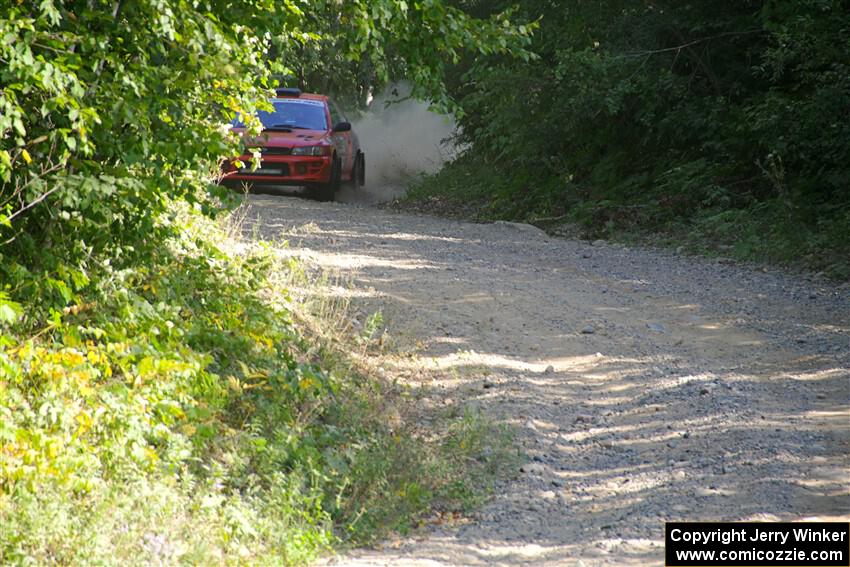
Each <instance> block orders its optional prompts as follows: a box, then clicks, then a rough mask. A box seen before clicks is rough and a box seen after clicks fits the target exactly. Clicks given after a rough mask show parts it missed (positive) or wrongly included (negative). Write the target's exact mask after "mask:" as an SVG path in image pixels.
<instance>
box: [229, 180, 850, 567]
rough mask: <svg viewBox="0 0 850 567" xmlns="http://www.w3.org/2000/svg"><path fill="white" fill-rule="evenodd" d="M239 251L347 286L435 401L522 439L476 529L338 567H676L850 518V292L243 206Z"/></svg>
mask: <svg viewBox="0 0 850 567" xmlns="http://www.w3.org/2000/svg"><path fill="white" fill-rule="evenodd" d="M249 207H250V208H249V210H248V216H247V219H248V222H247V223H246V225H245V229H246V231H248V232H249V233H252V231H256V232H258V233H259V234H260V235H261V236H263V237H265V238H273V239H274V238H280V237H284V238H286V239H287V240H288V241H289V243H290V248H289V249H288V251H287V252H285V253H288V254H292V255H296V256H299V257H303V258H304V259H306V260H308V261H309V262H312V263H315V265H317V266H319V267H321V268H322V269H324V270H335V271H338V272H340V273H342V274H344V275H345V276H347V277H350V278H351V279H352V283H353V289H352V292H351V293H352V296H353V301H354V302H355V306H356V308H357V309H359V310H361V311H362V312H363V313H368V312H373V311H375V310H380V311H381V313H382V315H383V318H384V321H385V322H386V323H387V325H388V333H389V335H390V336H391V337H393V341H394V342H393V344H395V345H396V346H397V347H398V350H399V353H398V354H397V355H395V356H392V357H390V356H388V358H387V360H386V365H385V366H386V368H388V369H390V370H392V371H393V372H395V373H396V374H397V375H399V376H401V377H402V378H403V379H405V380H408V381H409V382H410V383H411V384H412V385H413V386H416V385H422V386H427V388H426V389H425V390H423V391H427V392H429V394H428V395H427V396H426V397H425V398H424V399H423V400H422V401H421V403H422V404H423V407H429V406H428V404H431V405H432V406H434V407H443V406H445V405H446V404H458V405H460V406H473V407H475V408H478V409H479V410H481V411H483V412H485V413H486V414H487V415H489V416H490V417H492V418H493V419H496V420H498V421H501V422H504V423H506V424H509V425H511V426H513V427H514V428H516V431H517V440H518V443H519V444H520V446H521V449H522V451H523V454H524V456H525V457H524V463H523V464H522V465H521V466H520V467H518V468H517V470H516V472H515V475H514V477H513V478H510V479H506V480H505V481H504V482H503V483H502V484H501V485H500V487H499V490H497V492H496V494H495V496H494V497H493V499H492V500H491V501H490V502H489V503H488V504H487V505H485V506H484V507H483V508H482V509H480V510H479V511H478V512H476V513H475V514H474V515H473V516H472V517H471V518H469V521H467V522H461V523H458V524H457V525H450V526H449V525H442V526H440V525H434V526H431V527H430V528H429V529H428V530H427V531H425V532H424V533H422V534H419V535H417V536H416V537H412V538H408V539H401V540H399V541H396V542H388V543H387V544H385V545H384V546H383V548H381V549H373V550H360V551H356V552H353V553H351V554H349V555H348V556H345V557H337V558H332V559H330V560H328V561H327V563H328V564H334V565H393V566H395V565H408V566H413V565H416V566H425V565H433V566H446V565H585V566H589V565H650V564H656V565H660V564H663V559H662V557H663V523H664V522H665V521H670V520H693V521H696V520H706V521H707V520H763V521H772V520H802V519H811V518H821V519H839V518H840V519H845V520H846V519H847V518H848V517H850V288H849V287H848V286H847V285H838V284H835V283H830V282H828V281H824V280H820V279H815V278H811V277H809V278H807V277H804V276H798V275H790V274H787V273H783V272H781V271H779V270H773V269H768V270H765V269H762V268H757V267H750V266H740V265H736V264H733V263H730V262H728V261H720V262H718V261H715V260H711V259H706V258H701V257H689V256H681V255H677V254H674V253H672V252H669V251H659V250H651V249H637V248H624V247H620V246H616V245H612V244H609V243H607V242H604V241H594V242H593V243H589V242H586V241H579V240H566V239H556V238H549V237H547V236H546V235H545V234H543V233H541V231H539V230H537V229H534V227H527V226H524V225H516V224H514V223H499V224H471V223H463V222H456V221H450V220H445V219H440V218H434V217H428V216H419V215H410V214H403V213H395V212H389V211H385V210H379V209H375V208H371V207H361V206H355V205H352V204H340V203H316V202H312V201H307V200H302V199H297V198H292V197H274V196H252V197H250V198H249Z"/></svg>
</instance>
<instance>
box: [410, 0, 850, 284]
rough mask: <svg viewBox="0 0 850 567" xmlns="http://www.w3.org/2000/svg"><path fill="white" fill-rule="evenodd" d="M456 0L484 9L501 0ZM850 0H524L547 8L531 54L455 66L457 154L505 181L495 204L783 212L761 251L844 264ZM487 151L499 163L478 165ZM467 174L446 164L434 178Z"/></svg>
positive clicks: (600, 224)
mask: <svg viewBox="0 0 850 567" xmlns="http://www.w3.org/2000/svg"><path fill="white" fill-rule="evenodd" d="M455 4H456V5H457V6H459V7H461V8H462V9H465V10H467V11H469V12H470V13H472V14H475V15H476V16H481V17H486V16H487V15H488V14H489V13H490V12H491V11H498V10H501V9H503V8H504V6H505V3H502V2H488V3H483V2H478V1H476V0H457V2H455ZM847 9H848V5H847V2H846V1H845V0H806V1H804V2H791V1H787V0H768V1H746V2H734V3H729V2H720V1H713V0H712V1H709V2H697V3H695V2H685V3H682V2H661V3H658V2H654V3H651V4H636V3H634V2H623V1H619V0H607V1H605V2H524V3H522V7H521V12H520V13H519V14H517V15H516V16H515V18H517V19H518V21H536V20H537V19H538V18H539V30H538V32H536V33H535V37H534V39H533V43H532V45H531V47H530V48H529V49H530V50H531V51H532V52H534V54H535V55H536V58H533V59H532V60H531V61H529V62H519V61H515V60H510V59H507V58H502V57H490V58H478V59H476V60H472V59H466V60H463V61H461V63H460V64H459V65H457V66H456V67H455V68H454V70H453V75H454V77H455V79H454V80H453V81H451V82H450V84H451V85H452V94H454V96H455V97H456V98H458V100H459V102H460V106H461V107H462V109H463V115H462V119H461V121H460V125H461V128H460V134H459V136H460V141H461V142H463V143H464V144H466V146H467V147H468V154H469V156H471V157H467V156H464V157H463V158H461V161H459V162H458V163H457V164H456V165H455V166H454V167H455V168H471V169H470V171H473V172H475V174H474V175H473V182H472V184H473V185H476V184H481V185H492V186H493V187H494V189H493V190H492V191H491V192H490V199H489V200H488V201H489V203H490V204H491V207H492V208H491V210H490V212H489V213H488V214H490V215H491V216H492V215H496V216H510V217H525V218H532V219H533V218H536V217H540V216H543V217H552V216H558V217H560V216H564V217H565V218H571V219H572V220H579V221H581V222H582V223H583V224H584V226H585V228H586V230H587V231H588V232H589V233H592V234H596V235H598V234H610V233H611V232H612V231H613V232H616V231H634V230H640V231H644V232H661V233H678V232H681V227H682V226H683V225H686V224H688V223H698V224H699V223H701V222H702V221H703V220H705V221H706V222H708V223H710V222H711V221H710V220H709V219H711V218H713V217H715V216H716V215H717V214H718V213H719V212H725V211H729V217H728V218H732V217H734V218H735V219H737V220H736V222H737V223H750V222H751V223H752V224H753V226H758V227H764V226H766V225H770V226H771V227H772V226H774V225H782V226H783V227H784V228H782V229H781V230H776V229H773V228H771V230H770V231H769V234H771V235H772V237H771V239H769V240H767V242H768V244H770V243H771V242H772V243H773V244H774V246H775V250H774V251H773V252H770V251H768V250H767V249H766V248H765V247H764V246H759V247H741V248H748V249H750V250H751V251H753V256H754V257H760V258H761V259H777V258H785V257H787V258H793V257H794V256H795V255H797V253H799V252H800V251H804V254H803V256H805V257H808V258H810V260H811V261H809V260H807V263H808V264H809V265H810V266H814V267H816V268H820V269H822V268H827V269H830V270H833V271H835V270H837V269H839V265H840V264H842V263H843V264H844V265H845V266H846V265H848V264H850V261H848V259H847V256H846V253H845V254H844V257H843V259H840V256H841V250H842V248H843V249H844V250H846V242H847V240H846V238H844V237H840V238H838V239H837V240H827V239H826V238H825V235H826V233H830V234H837V235H839V236H841V234H842V233H843V231H844V230H846V229H847V227H848V225H847V224H846V218H847V211H848V209H850V190H848V185H847V179H848V178H850V176H848V174H850V171H848V159H847V156H848V155H850V130H848V128H850V120H848V117H850V61H848V59H847V56H846V53H847V52H848V51H850V43H848V42H850V27H848V19H847V18H846V13H847ZM481 163H484V164H486V165H487V167H489V168H491V169H493V170H494V171H495V173H494V174H493V175H492V176H491V175H489V174H487V172H486V171H485V172H483V175H482V174H479V173H478V169H477V167H478V164H481ZM457 177H458V176H457V174H456V173H453V172H452V168H449V170H448V171H447V172H446V174H445V175H441V176H440V177H439V179H437V180H436V181H435V182H436V183H448V184H450V185H451V184H452V183H453V182H454V181H455V180H456V178H457ZM491 177H492V179H491ZM485 178H486V181H485V180H484V179H485ZM431 185H432V186H433V183H432V184H431ZM480 192H481V191H480V190H479V189H477V188H472V189H470V190H469V193H473V194H480ZM420 193H421V192H420ZM459 200H460V201H463V199H459ZM765 215H769V217H768V216H765ZM724 218H725V217H724ZM801 229H802V230H801ZM711 232H716V231H707V232H706V235H707V234H708V233H711ZM795 240H796V241H797V242H794V241H795ZM824 246H826V249H824V248H823V247H824ZM756 249H758V250H759V252H758V253H756V252H755V250H756ZM819 250H820V251H822V252H823V253H821V254H818V251H819ZM836 274H837V272H836Z"/></svg>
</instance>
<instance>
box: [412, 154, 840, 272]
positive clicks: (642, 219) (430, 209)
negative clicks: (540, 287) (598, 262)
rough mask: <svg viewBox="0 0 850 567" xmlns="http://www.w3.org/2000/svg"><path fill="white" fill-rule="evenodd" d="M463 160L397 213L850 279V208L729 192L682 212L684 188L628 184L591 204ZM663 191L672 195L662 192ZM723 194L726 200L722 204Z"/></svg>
mask: <svg viewBox="0 0 850 567" xmlns="http://www.w3.org/2000/svg"><path fill="white" fill-rule="evenodd" d="M471 157H472V156H469V155H466V156H461V158H459V159H458V160H456V161H454V162H452V163H449V164H447V165H446V166H445V167H444V168H443V169H442V170H441V171H440V172H438V173H437V174H435V175H430V176H425V177H423V178H422V179H420V180H419V181H417V182H416V183H414V184H413V185H412V186H411V188H410V190H409V192H408V193H407V195H406V196H405V198H404V199H403V200H402V201H400V202H397V203H396V206H397V207H401V208H405V209H412V210H416V211H420V212H427V213H431V214H438V215H442V216H449V217H460V218H466V219H472V220H478V221H482V222H489V221H493V220H513V221H520V222H528V223H531V224H535V225H537V226H539V227H541V228H543V229H544V230H548V231H556V232H565V233H568V234H570V235H571V236H577V237H579V238H586V239H597V238H605V239H610V240H614V241H620V242H624V243H632V244H642V245H656V246H657V245H660V246H667V247H671V248H679V247H682V248H684V249H686V250H688V251H689V252H691V253H697V254H704V255H709V256H725V257H731V258H734V259H737V260H741V261H746V262H755V263H760V264H773V265H779V266H784V267H787V268H791V269H797V270H805V271H809V272H818V273H821V274H823V275H824V276H826V277H829V278H832V279H836V280H850V254H848V253H847V251H848V250H850V207H848V206H846V205H845V206H843V208H842V207H833V208H831V209H830V210H829V212H828V214H826V213H822V212H819V211H818V210H817V209H814V208H813V209H812V210H803V209H794V208H790V207H789V205H788V204H787V203H785V202H783V201H781V200H779V199H777V200H773V201H769V200H768V201H761V202H758V203H750V204H747V205H739V206H736V207H733V206H732V205H731V204H727V205H725V206H724V205H722V204H720V205H719V204H717V203H718V202H723V199H724V197H723V195H724V194H723V191H722V188H714V189H713V191H714V193H715V194H709V195H708V196H706V197H705V199H706V203H705V206H681V205H679V204H678V202H679V201H680V200H682V198H683V195H687V194H688V191H687V190H685V189H683V188H682V187H680V186H676V187H673V186H669V185H670V184H671V183H673V182H668V183H667V185H668V186H669V187H668V186H665V187H664V188H660V189H659V191H658V192H660V193H659V195H656V194H653V193H648V192H646V191H645V190H641V189H639V188H638V187H632V186H630V185H629V180H626V181H623V182H622V183H621V187H619V188H611V189H610V190H609V189H606V188H604V187H602V188H597V189H596V190H595V192H594V195H593V196H591V195H590V194H588V193H587V192H586V191H582V190H580V189H579V188H577V187H574V186H572V185H571V184H570V183H566V182H562V181H560V180H558V179H555V178H553V177H547V176H545V175H544V176H543V177H542V178H540V179H532V178H531V177H530V176H529V174H528V173H527V172H523V171H512V172H510V173H507V174H502V173H500V172H499V171H497V170H496V169H494V168H493V167H490V166H488V165H487V164H486V163H483V162H481V161H478V160H475V159H471ZM662 189H663V190H662ZM718 195H719V197H718Z"/></svg>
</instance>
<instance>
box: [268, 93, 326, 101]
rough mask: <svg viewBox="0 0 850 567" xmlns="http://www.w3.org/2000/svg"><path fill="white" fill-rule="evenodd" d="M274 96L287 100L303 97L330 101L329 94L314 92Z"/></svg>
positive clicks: (277, 98)
mask: <svg viewBox="0 0 850 567" xmlns="http://www.w3.org/2000/svg"><path fill="white" fill-rule="evenodd" d="M274 98H275V100H287V99H294V100H298V99H299V98H301V99H307V100H319V101H322V102H327V101H328V95H323V94H314V93H301V94H300V95H298V96H280V95H278V96H276V97H274Z"/></svg>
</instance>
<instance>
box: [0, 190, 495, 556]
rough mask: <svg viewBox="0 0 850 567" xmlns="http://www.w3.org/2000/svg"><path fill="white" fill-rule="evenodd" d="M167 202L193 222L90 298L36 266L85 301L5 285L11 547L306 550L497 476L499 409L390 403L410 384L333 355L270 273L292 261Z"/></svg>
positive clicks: (5, 537)
mask: <svg viewBox="0 0 850 567" xmlns="http://www.w3.org/2000/svg"><path fill="white" fill-rule="evenodd" d="M170 211H171V214H172V217H173V218H172V221H173V222H174V223H175V224H176V225H179V226H181V227H183V228H181V229H180V231H179V232H177V233H176V234H175V235H174V236H173V237H172V238H170V239H168V240H167V241H166V243H165V245H164V246H163V247H161V248H160V249H159V250H158V251H157V252H156V253H155V254H153V255H152V256H151V257H150V258H149V263H148V264H147V265H146V266H141V267H140V266H135V267H130V268H122V269H120V270H116V269H109V268H104V272H103V273H101V274H99V275H98V276H97V277H96V278H95V279H93V280H91V281H89V282H87V285H88V288H89V292H88V294H87V295H86V298H85V301H81V299H82V298H81V296H80V295H79V294H78V292H76V291H75V290H70V289H69V290H65V288H63V287H62V286H57V284H55V283H52V284H51V283H39V282H35V281H34V282H30V285H32V286H39V285H44V286H45V287H50V286H57V287H58V288H59V289H61V290H65V292H66V293H67V294H68V295H69V297H70V305H68V306H66V307H65V308H63V309H57V308H55V307H50V306H48V307H46V308H45V309H35V308H34V307H33V306H27V308H26V309H24V308H23V307H22V306H21V305H19V304H16V303H14V302H11V301H9V300H8V299H7V298H6V297H5V296H3V295H0V307H2V308H4V310H3V311H2V312H3V313H5V314H7V315H9V317H8V318H7V319H6V320H5V321H4V323H3V325H4V326H3V327H2V329H3V330H2V334H0V416H2V419H0V562H2V563H4V564H19V563H24V564H26V563H30V564H48V563H50V564H63V565H93V564H103V563H121V564H128V565H145V564H151V563H157V562H161V563H168V564H177V563H181V564H182V563H191V564H213V563H216V564H218V563H235V564H292V563H303V562H305V561H306V560H308V559H310V558H311V557H314V556H315V555H316V554H317V553H319V552H321V551H323V550H326V549H328V548H329V546H331V545H332V544H334V543H336V542H338V541H340V539H345V540H352V541H364V540H371V539H373V538H375V537H379V536H380V535H381V534H383V533H385V532H386V531H387V530H392V529H399V530H406V529H409V528H411V527H413V526H415V525H416V524H417V522H418V521H419V519H420V518H421V517H422V516H423V514H424V513H425V512H426V511H427V509H428V508H429V506H431V505H432V503H433V502H435V501H437V502H441V503H442V504H441V505H442V506H444V507H447V508H448V509H457V508H458V507H461V506H462V505H463V502H464V501H463V500H462V499H459V497H458V488H457V487H458V486H460V487H462V488H463V490H466V493H467V494H469V495H478V494H481V488H479V487H475V486H473V485H472V484H471V482H470V480H469V479H470V475H471V474H473V473H475V470H474V469H475V467H470V464H469V460H470V457H471V456H475V455H477V454H478V451H483V450H484V447H485V445H486V447H494V448H495V449H489V450H490V451H491V452H492V451H494V450H498V448H499V446H500V442H499V441H498V440H493V439H489V438H488V436H487V435H485V433H484V432H485V431H486V424H483V423H481V422H477V423H473V424H467V425H465V426H463V427H461V425H460V424H461V423H462V422H461V421H460V420H458V422H457V423H458V425H450V426H449V428H448V431H447V432H446V434H445V435H443V436H441V435H439V434H438V435H436V439H435V438H434V436H433V434H432V435H431V439H433V440H432V441H428V442H426V441H425V440H424V439H421V438H420V437H419V436H418V435H416V434H415V431H414V430H413V429H411V426H410V424H406V423H404V422H401V421H398V420H396V421H395V422H392V421H391V420H388V419H387V414H388V413H390V412H397V410H395V409H394V406H393V405H392V404H394V403H395V402H394V401H393V400H395V399H396V398H397V396H396V395H394V394H391V392H388V391H386V385H383V384H382V383H380V382H377V381H374V380H371V379H368V378H364V377H363V376H361V375H359V374H357V373H355V372H352V371H351V370H350V368H351V365H350V364H343V363H341V362H339V361H338V362H335V361H334V357H332V356H327V355H324V354H321V350H322V349H323V348H324V347H322V349H318V352H319V355H318V356H317V354H316V353H317V346H316V344H315V341H316V340H317V339H316V338H315V337H311V336H309V335H306V334H303V332H302V331H301V330H299V326H298V324H297V322H296V320H295V318H294V317H293V315H292V312H291V310H290V307H291V305H292V299H291V298H290V297H289V296H288V295H287V293H286V291H285V290H282V291H280V292H277V293H270V292H269V290H270V289H273V288H272V286H271V283H270V280H269V278H270V277H271V276H272V275H273V271H274V270H281V269H288V268H286V267H281V266H277V265H276V264H275V263H274V262H275V260H274V256H273V254H272V253H271V252H269V251H268V250H264V249H262V248H260V249H257V250H256V251H254V252H250V253H239V254H237V253H236V252H234V251H232V250H231V249H229V248H225V247H224V245H225V244H226V241H225V240H224V236H223V235H222V232H221V230H220V229H218V228H217V227H216V226H215V225H213V224H212V223H211V221H209V220H208V219H205V218H204V217H202V216H201V215H200V213H198V212H197V211H194V210H193V209H191V208H190V207H188V206H185V205H172V207H171V208H170ZM34 279H38V278H34ZM57 281H59V280H57ZM92 288H93V289H92ZM44 293H45V294H46V293H47V292H44ZM56 293H57V299H56V301H59V302H60V303H61V302H64V301H65V299H64V298H63V299H61V300H60V299H59V296H62V293H61V292H56ZM22 311H23V312H25V314H26V317H25V318H21V317H20V314H21V313H22ZM371 320H372V323H371V327H374V328H375V329H376V328H377V326H380V317H379V316H377V315H376V316H374V317H372V318H371ZM373 330H374V329H373ZM450 421H451V420H450ZM458 427H461V429H460V430H459V429H458ZM458 444H462V445H464V447H465V449H464V451H463V452H462V453H459V452H458V451H457V449H456V447H457V446H458ZM475 474H478V473H475ZM480 485H481V487H484V488H486V483H485V482H484V481H483V480H482V481H480ZM471 497H472V496H468V497H467V498H471Z"/></svg>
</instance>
